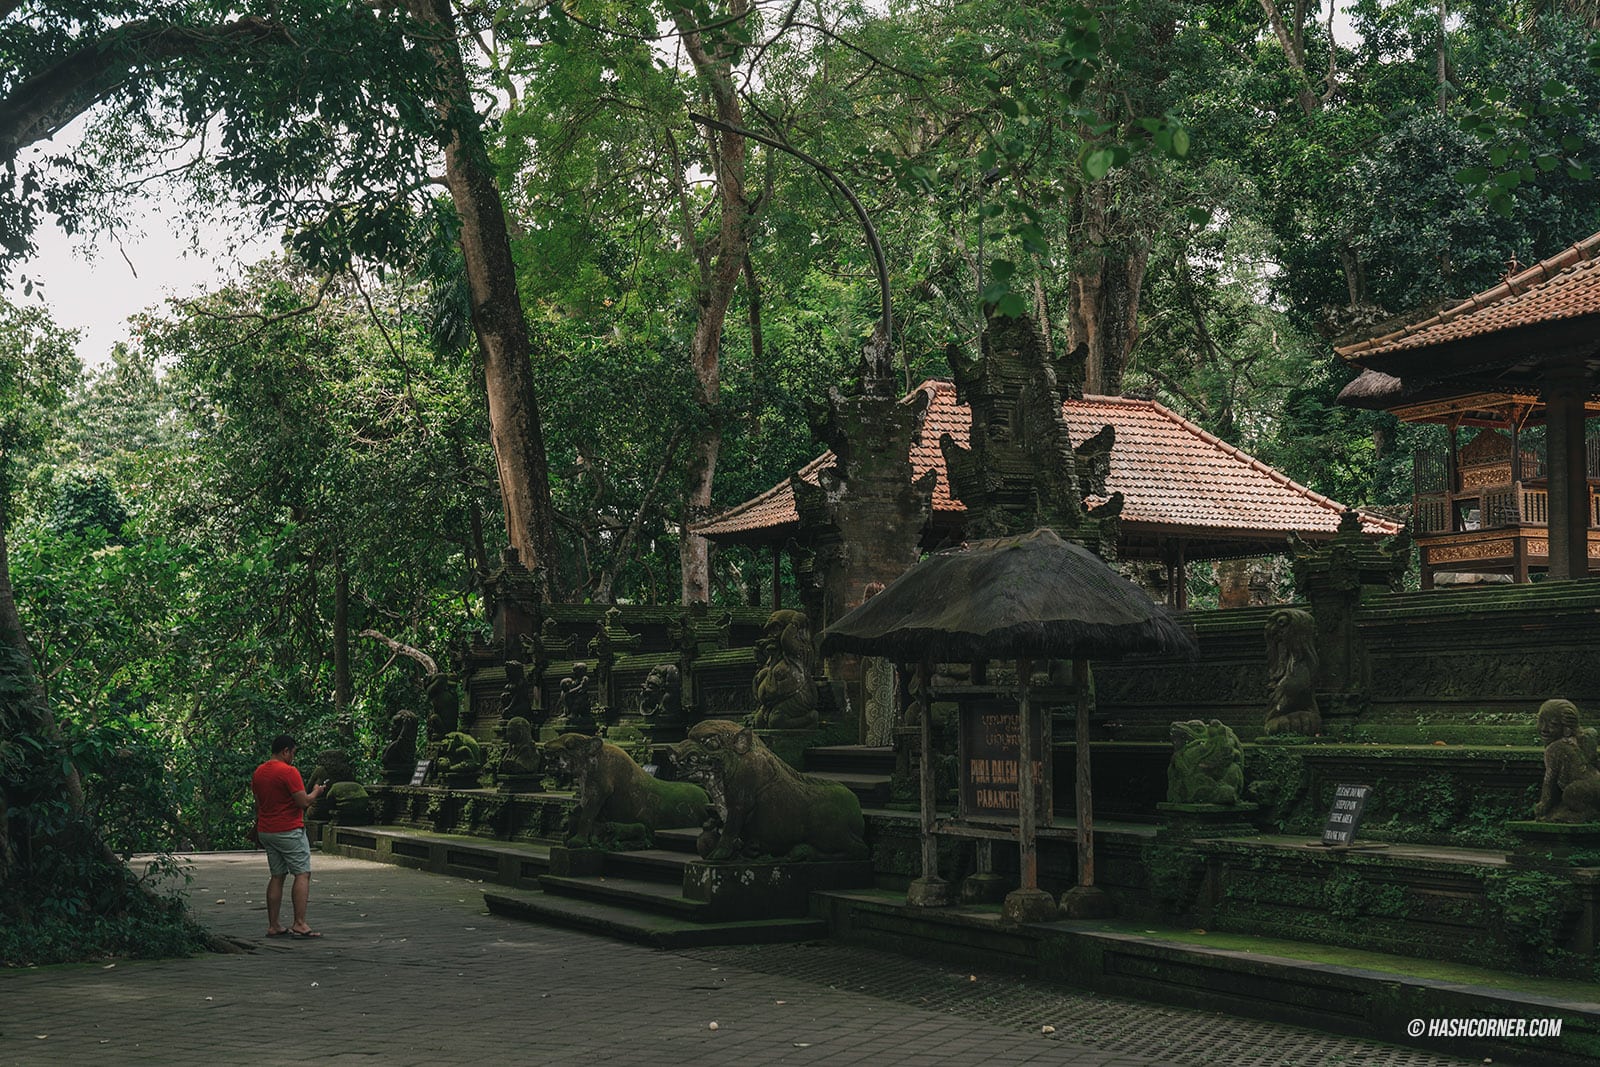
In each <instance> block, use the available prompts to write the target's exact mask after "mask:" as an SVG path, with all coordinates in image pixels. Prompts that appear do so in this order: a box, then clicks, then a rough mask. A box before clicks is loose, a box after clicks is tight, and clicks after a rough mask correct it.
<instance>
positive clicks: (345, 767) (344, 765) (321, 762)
mask: <svg viewBox="0 0 1600 1067" xmlns="http://www.w3.org/2000/svg"><path fill="white" fill-rule="evenodd" d="M355 780H356V769H355V766H354V765H353V764H352V763H351V762H350V754H349V753H348V752H346V751H345V750H344V749H342V748H329V749H324V750H323V751H322V752H320V753H318V754H317V762H316V765H315V766H313V767H312V768H311V777H310V778H307V779H306V788H307V789H313V788H315V787H316V785H317V783H318V782H327V783H328V785H329V787H330V790H331V787H332V786H333V785H334V784H335V783H338V782H354V781H355ZM332 810H333V795H332V793H331V792H328V793H324V794H322V796H320V797H318V798H317V799H316V801H315V802H313V803H312V805H311V807H309V808H307V809H306V815H307V816H308V817H309V818H312V819H327V818H328V816H329V813H330V812H332Z"/></svg>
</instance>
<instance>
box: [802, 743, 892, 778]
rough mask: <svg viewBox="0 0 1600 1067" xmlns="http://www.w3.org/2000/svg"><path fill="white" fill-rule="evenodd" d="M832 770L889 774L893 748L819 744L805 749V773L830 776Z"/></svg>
mask: <svg viewBox="0 0 1600 1067" xmlns="http://www.w3.org/2000/svg"><path fill="white" fill-rule="evenodd" d="M832 771H851V772H854V773H857V774H881V775H885V776H887V775H889V774H891V773H893V771H894V749H892V748H889V747H888V746H884V747H881V748H880V747H877V746H873V745H820V746H818V747H817V748H810V749H807V750H806V773H807V774H817V775H821V776H823V777H832V774H831V773H830V772H832Z"/></svg>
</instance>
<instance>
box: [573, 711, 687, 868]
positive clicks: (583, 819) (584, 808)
mask: <svg viewBox="0 0 1600 1067" xmlns="http://www.w3.org/2000/svg"><path fill="white" fill-rule="evenodd" d="M544 754H545V758H546V759H549V760H554V761H556V762H557V763H558V764H560V765H561V767H562V769H564V770H565V772H566V773H567V774H568V775H570V776H571V778H572V781H573V788H574V790H575V791H576V793H577V800H578V806H577V809H576V810H574V812H573V813H572V825H571V833H570V834H569V835H568V837H567V844H568V845H575V846H584V845H591V844H597V843H599V842H600V841H604V840H608V839H617V838H631V837H643V836H647V834H642V833H635V832H631V831H633V830H634V829H635V828H641V827H642V828H643V830H644V831H651V830H669V829H673V828H675V827H680V826H682V827H691V826H699V825H700V824H701V822H702V821H703V820H704V819H705V817H706V812H707V810H708V809H709V808H710V806H711V798H710V797H708V796H707V795H706V791H705V790H704V789H701V788H700V787H699V786H698V785H695V784H694V783H692V782H663V781H660V780H659V779H656V778H652V777H651V776H650V775H648V774H646V773H645V772H644V768H642V767H640V766H639V765H638V764H637V763H635V762H634V761H633V759H632V758H631V757H630V756H629V755H628V754H627V753H626V752H624V751H623V750H622V749H620V748H618V747H617V746H616V745H613V744H612V743H611V742H609V741H607V740H605V739H604V738H600V737H593V736H591V735H589V734H577V733H573V734H562V735H561V736H560V737H558V738H556V739H555V740H554V741H551V742H549V743H548V744H546V745H545V746H544ZM597 831H598V833H597Z"/></svg>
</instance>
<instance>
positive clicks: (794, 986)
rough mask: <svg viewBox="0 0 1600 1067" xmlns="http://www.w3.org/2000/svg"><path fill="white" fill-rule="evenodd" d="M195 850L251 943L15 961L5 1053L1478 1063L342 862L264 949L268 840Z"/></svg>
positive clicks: (278, 1059) (326, 1058) (122, 1059)
mask: <svg viewBox="0 0 1600 1067" xmlns="http://www.w3.org/2000/svg"><path fill="white" fill-rule="evenodd" d="M187 862H188V863H190V864H192V875H193V877H192V881H191V883H190V886H189V889H188V894H189V899H190V902H191V906H192V908H193V909H194V911H195V912H196V913H197V914H198V915H199V916H200V917H201V918H202V920H203V921H204V922H205V923H206V924H207V925H208V926H209V927H210V928H211V929H212V930H213V931H215V932H217V933H219V934H223V935H225V936H227V937H229V938H232V939H235V940H237V941H239V942H241V943H243V944H246V945H248V946H250V951H248V952H245V953H242V954H239V955H205V956H200V957H195V958H191V959H179V960H163V961H130V960H118V961H116V962H115V963H89V964H82V965H73V966H60V967H46V968H38V969H26V970H12V971H5V972H3V974H0V1002H3V1003H4V1005H5V1010H4V1014H3V1016H0V1063H5V1064H22V1065H33V1064H56V1063H73V1064H90V1063H93V1064H99V1063H117V1064H131V1063H151V1064H157V1063H159V1064H169V1065H174V1067H182V1065H190V1064H194V1065H199V1064H205V1065H213V1064H233V1063H239V1064H244V1063H249V1064H253V1065H256V1064H280V1063H281V1064H288V1063H306V1062H316V1063H318V1064H322V1065H333V1064H357V1063H360V1064H385V1065H390V1064H393V1065H403V1064H467V1063H474V1064H488V1063H515V1064H606V1065H608V1067H621V1065H624V1064H661V1063H684V1064H689V1063H693V1064H765V1063H773V1062H779V1061H781V1062H784V1063H796V1064H800V1063H819V1064H841V1065H842V1064H855V1063H860V1064H872V1065H874V1067H891V1065H899V1064H978V1063H985V1064H1021V1063H1038V1064H1061V1065H1073V1067H1137V1065H1145V1064H1152V1065H1153V1064H1173V1065H1183V1064H1228V1065H1234V1067H1254V1065H1270V1067H1278V1065H1313V1064H1366V1065H1372V1067H1385V1065H1393V1067H1400V1065H1406V1067H1429V1065H1434V1064H1455V1063H1476V1062H1483V1061H1481V1060H1479V1059H1473V1060H1465V1059H1459V1058H1455V1057H1450V1056H1444V1055H1435V1054H1433V1053H1430V1052H1428V1051H1426V1050H1423V1049H1418V1048H1399V1047H1394V1046H1390V1045H1385V1044H1379V1043H1376V1042H1371V1041H1358V1040H1352V1039H1347V1038H1343V1037H1339V1036H1335V1035H1330V1034H1326V1033H1318V1032H1316V1031H1312V1030H1306V1029H1300V1028H1297V1027H1292V1026H1283V1025H1277V1024H1272V1023H1265V1022H1259V1021H1253V1020H1245V1019H1239V1018H1234V1017H1230V1016H1227V1015H1222V1014H1215V1013H1207V1012H1198V1011H1187V1010H1182V1009H1175V1008H1167V1007H1161V1006H1156V1005H1150V1004H1142V1003H1137V1002H1134V1001H1128V1000H1120V999H1116V998H1109V997H1100V996H1094V995H1087V994H1082V993H1078V992H1074V991H1072V990H1070V989H1067V988H1065V987H1063V986H1059V985H1051V984H1048V983H1043V982H1035V981H1031V980H1027V979H1022V978H1016V977H1010V976H1005V975H998V974H993V973H982V972H980V973H972V972H971V971H968V970H966V969H961V970H959V971H957V970H954V969H952V968H951V967H950V966H948V965H944V964H941V963H938V962H933V961H927V960H914V959H909V958H906V957H902V956H897V955H893V954H890V953H885V952H880V951H877V950H875V949H870V948H862V947H856V946H845V945H837V944H830V943H825V942H819V943H809V944H799V945H775V946H742V947H734V948H705V949H697V950H692V951H688V952H682V953H679V952H671V951H661V950H654V949H649V948H644V947H640V946H636V945H630V944H624V943H621V942H617V941H613V940H608V939H604V938H600V937H595V936H592V935H589V934H585V933H579V932H575V931H570V930H566V929H560V928H556V927H549V926H543V925H535V924H530V923H523V922H517V921H514V920H511V919H505V918H501V917H498V916H495V915H490V914H488V913H487V912H486V911H485V908H484V904H483V895H482V894H483V890H484V886H483V884H482V883H478V882H474V881H469V880H465V879H461V878H454V877H449V876H443V875H436V874H427V873H422V872H418V871H414V870H408V869H405V868H401V867H394V866H389V865H384V864H378V863H370V862H366V861H362V860H356V859H348V858H343V857H337V856H330V855H323V856H319V857H318V858H317V860H316V865H315V881H314V884H313V891H312V901H311V911H310V917H311V920H312V923H313V925H315V926H316V927H317V928H319V929H321V930H322V931H324V932H325V934H326V936H325V937H324V938H323V939H322V940H318V941H294V940H289V939H273V940H270V941H269V940H267V939H265V938H264V937H263V936H262V935H263V933H264V932H265V929H266V920H265V917H264V912H263V908H264V905H263V902H262V890H263V885H264V881H265V873H264V872H265V862H264V860H263V858H262V856H261V855H260V854H259V853H212V854H205V855H198V856H193V857H189V858H188V860H187ZM713 1024H714V1026H713ZM1047 1028H1049V1029H1047ZM1529 1044H1530V1055H1529V1057H1528V1059H1527V1060H1526V1061H1525V1062H1528V1063H1537V1062H1538V1052H1537V1047H1536V1046H1537V1042H1536V1041H1530V1043H1529ZM1495 1062H1497V1063H1506V1062H1512V1061H1509V1060H1507V1059H1504V1058H1498V1059H1496V1060H1495Z"/></svg>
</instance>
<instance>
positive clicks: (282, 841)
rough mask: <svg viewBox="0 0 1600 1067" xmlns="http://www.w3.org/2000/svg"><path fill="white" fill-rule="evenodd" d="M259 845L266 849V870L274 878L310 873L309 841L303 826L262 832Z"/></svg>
mask: <svg viewBox="0 0 1600 1067" xmlns="http://www.w3.org/2000/svg"><path fill="white" fill-rule="evenodd" d="M261 847H262V848H264V849H266V850H267V870H269V871H271V872H272V876H273V877H274V878H279V877H282V876H283V875H286V874H310V873H311V841H310V840H309V839H308V838H307V837H306V832H305V829H304V828H300V829H295V830H284V831H283V832H282V833H276V834H262V835H261Z"/></svg>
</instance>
